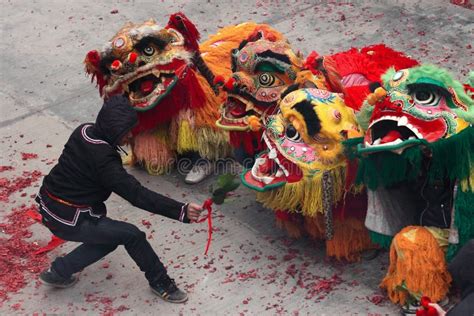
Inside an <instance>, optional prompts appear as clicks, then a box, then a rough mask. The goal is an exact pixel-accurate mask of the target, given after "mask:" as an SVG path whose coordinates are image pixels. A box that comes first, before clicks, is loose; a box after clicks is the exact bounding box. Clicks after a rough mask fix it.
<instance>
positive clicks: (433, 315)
mask: <svg viewBox="0 0 474 316" xmlns="http://www.w3.org/2000/svg"><path fill="white" fill-rule="evenodd" d="M426 315H427V316H438V311H437V310H436V308H434V307H433V306H429V307H428V309H427V310H426Z"/></svg>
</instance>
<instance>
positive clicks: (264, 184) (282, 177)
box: [242, 134, 303, 192]
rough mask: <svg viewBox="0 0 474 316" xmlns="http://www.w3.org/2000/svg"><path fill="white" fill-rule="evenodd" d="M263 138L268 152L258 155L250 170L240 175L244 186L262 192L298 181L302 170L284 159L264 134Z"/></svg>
mask: <svg viewBox="0 0 474 316" xmlns="http://www.w3.org/2000/svg"><path fill="white" fill-rule="evenodd" d="M263 138H264V141H265V143H266V144H267V147H268V151H266V152H263V153H262V154H260V156H259V157H257V158H256V159H255V163H254V165H253V166H252V168H251V169H249V170H246V171H245V172H244V173H243V174H242V181H243V183H244V185H245V186H247V187H249V188H251V189H253V190H256V191H260V192H264V191H268V190H272V189H275V188H277V187H280V186H283V185H285V184H286V183H293V182H297V181H300V180H301V178H302V176H303V174H302V170H301V169H300V168H299V167H298V166H297V165H296V164H294V163H293V162H291V161H289V160H288V159H286V158H285V157H284V156H283V155H282V154H281V153H280V152H279V150H278V149H277V148H276V147H275V145H274V143H273V142H272V141H271V140H270V139H269V138H268V137H266V135H265V134H264V136H263Z"/></svg>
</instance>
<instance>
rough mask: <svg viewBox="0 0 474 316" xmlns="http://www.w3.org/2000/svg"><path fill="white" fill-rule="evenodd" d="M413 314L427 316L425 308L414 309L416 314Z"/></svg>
mask: <svg viewBox="0 0 474 316" xmlns="http://www.w3.org/2000/svg"><path fill="white" fill-rule="evenodd" d="M415 315H416V316H427V314H426V310H424V309H418V310H417V311H416V314H415Z"/></svg>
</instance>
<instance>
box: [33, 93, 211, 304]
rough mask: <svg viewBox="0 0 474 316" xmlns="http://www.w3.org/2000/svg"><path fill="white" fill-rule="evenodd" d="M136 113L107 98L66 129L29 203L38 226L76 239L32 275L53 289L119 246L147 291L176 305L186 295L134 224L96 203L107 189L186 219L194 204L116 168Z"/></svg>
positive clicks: (123, 101)
mask: <svg viewBox="0 0 474 316" xmlns="http://www.w3.org/2000/svg"><path fill="white" fill-rule="evenodd" d="M136 123H137V115H136V113H135V110H133V109H132V107H131V105H130V103H129V101H128V99H127V98H125V97H123V96H114V97H111V98H110V99H108V100H107V101H106V102H105V103H104V105H103V107H102V109H101V110H100V112H99V115H98V116H97V119H96V122H95V124H83V125H80V126H79V127H78V128H76V129H75V130H74V132H73V133H72V135H71V136H70V138H69V140H68V141H67V143H66V145H65V146H64V150H63V152H62V154H61V156H60V157H59V160H58V163H57V164H56V166H54V168H53V169H52V170H51V171H50V173H49V174H48V175H47V176H46V177H45V178H44V180H43V185H42V187H41V189H40V192H39V194H38V196H37V197H36V201H37V202H38V204H39V211H40V213H41V215H42V216H43V224H44V225H45V226H47V227H48V228H49V229H50V230H51V232H52V233H53V234H54V235H56V236H58V237H60V238H62V239H64V240H70V241H76V242H82V244H81V245H80V246H79V247H77V248H76V249H74V250H73V251H72V252H70V253H69V254H67V255H65V256H64V257H59V258H56V260H54V262H53V263H52V264H51V267H50V268H49V269H48V270H46V271H44V272H42V273H41V275H40V280H41V281H42V282H43V283H45V284H47V285H51V286H55V287H62V288H65V287H69V286H72V285H73V284H74V283H75V282H76V281H77V279H76V278H75V277H74V276H73V275H74V273H76V272H78V271H81V270H82V269H84V268H85V267H87V266H88V265H90V264H92V263H94V262H96V261H98V260H99V259H101V258H103V257H104V256H106V255H107V254H108V253H110V252H112V251H114V250H115V249H116V248H117V247H118V246H119V245H124V247H125V249H126V250H127V252H128V254H129V255H130V256H131V257H132V259H133V260H134V261H135V262H136V263H137V265H138V266H139V268H140V270H141V271H143V272H144V273H145V277H146V278H147V280H148V282H149V284H150V287H151V289H152V291H153V292H154V293H155V294H157V295H158V296H160V297H161V298H163V299H165V300H167V301H170V302H174V303H182V302H185V301H186V300H187V294H186V293H185V292H183V291H181V290H180V289H179V288H178V287H177V286H176V284H175V282H174V280H173V279H171V278H170V277H169V276H168V274H167V271H166V268H165V267H164V266H163V264H162V263H161V261H160V259H159V258H158V256H157V255H156V253H155V252H154V251H153V248H152V247H151V245H150V244H149V243H148V241H147V239H146V235H145V233H144V232H142V231H140V230H139V229H138V228H137V227H136V226H135V225H132V224H129V223H126V222H122V221H117V220H113V219H110V218H108V217H106V206H105V204H104V201H105V200H107V199H108V198H109V196H110V195H111V193H112V192H114V193H116V194H118V195H119V196H121V197H122V198H124V199H126V200H127V201H129V202H130V203H131V204H132V205H134V206H136V207H139V208H141V209H144V210H147V211H149V212H152V213H156V214H160V215H164V216H166V217H169V218H172V219H176V220H179V221H181V222H185V223H189V222H194V221H196V220H197V219H198V218H199V215H200V213H201V211H202V208H201V207H200V206H199V205H197V204H194V203H190V204H184V203H181V202H178V201H175V200H173V199H171V198H168V197H165V196H163V195H161V194H158V193H155V192H153V191H151V190H149V189H147V188H145V187H143V186H142V185H141V184H140V183H139V182H138V181H137V180H136V179H135V178H134V177H133V176H132V175H130V174H128V173H127V172H126V170H125V169H124V168H123V166H122V160H121V157H120V154H119V153H118V150H119V149H121V148H120V147H119V146H123V145H124V144H126V143H127V142H128V140H129V139H130V138H131V129H132V128H133V127H134V126H135V124H136Z"/></svg>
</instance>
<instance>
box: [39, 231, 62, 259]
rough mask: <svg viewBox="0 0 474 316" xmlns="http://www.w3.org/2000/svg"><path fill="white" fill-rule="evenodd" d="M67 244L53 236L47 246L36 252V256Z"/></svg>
mask: <svg viewBox="0 0 474 316" xmlns="http://www.w3.org/2000/svg"><path fill="white" fill-rule="evenodd" d="M65 242H66V241H65V240H62V239H61V238H59V237H56V236H54V235H53V236H51V240H50V241H49V243H48V244H47V245H46V246H44V247H41V248H40V249H38V250H36V251H35V255H40V254H42V253H45V252H50V251H51V250H53V249H56V248H57V247H58V246H60V245H62V244H64V243H65Z"/></svg>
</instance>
